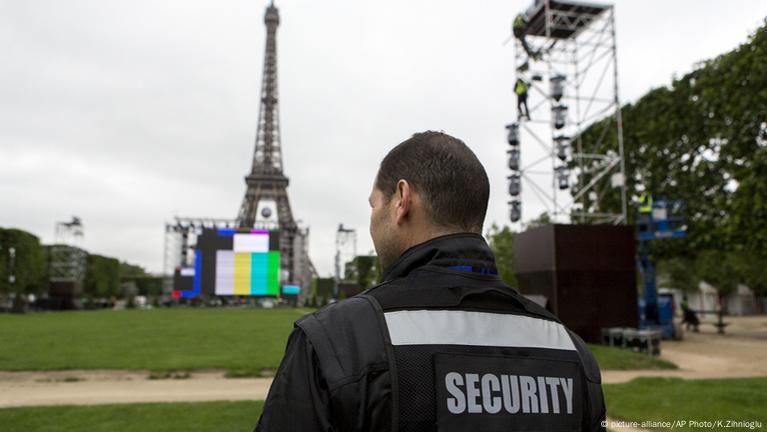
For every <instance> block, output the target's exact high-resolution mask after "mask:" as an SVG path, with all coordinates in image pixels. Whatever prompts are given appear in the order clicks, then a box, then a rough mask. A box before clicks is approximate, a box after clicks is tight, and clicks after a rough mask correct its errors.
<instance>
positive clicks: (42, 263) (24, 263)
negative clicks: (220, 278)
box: [0, 228, 162, 298]
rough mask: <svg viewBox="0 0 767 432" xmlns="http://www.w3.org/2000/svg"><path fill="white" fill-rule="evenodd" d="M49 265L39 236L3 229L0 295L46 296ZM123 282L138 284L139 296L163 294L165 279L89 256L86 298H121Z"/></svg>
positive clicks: (0, 229) (85, 282)
mask: <svg viewBox="0 0 767 432" xmlns="http://www.w3.org/2000/svg"><path fill="white" fill-rule="evenodd" d="M11 250H13V254H11ZM12 255H13V256H12ZM49 264H50V253H49V250H48V248H47V247H46V246H45V245H43V244H41V243H40V239H39V238H38V237H37V236H35V235H34V234H31V233H29V232H26V231H23V230H20V229H14V228H0V294H6V295H7V294H11V293H16V294H35V295H38V296H40V295H44V294H46V293H47V292H48V281H49V276H50V274H49ZM11 267H12V268H11ZM11 276H13V278H11ZM124 282H132V283H133V284H135V286H136V288H137V294H140V295H150V296H157V295H160V294H161V293H162V279H161V278H159V277H154V276H152V275H150V274H149V273H147V272H146V271H145V270H144V269H143V268H142V267H140V266H137V265H133V264H129V263H126V262H120V261H119V260H118V259H117V258H112V257H107V256H103V255H97V254H88V255H87V258H86V270H85V277H84V279H83V281H82V285H83V286H82V288H83V293H82V295H83V296H84V297H86V298H110V297H122V296H123V294H124V293H123V292H122V287H121V284H122V283H124Z"/></svg>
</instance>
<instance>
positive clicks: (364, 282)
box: [344, 255, 381, 290]
mask: <svg viewBox="0 0 767 432" xmlns="http://www.w3.org/2000/svg"><path fill="white" fill-rule="evenodd" d="M344 269H345V271H344V279H345V280H349V281H354V282H356V283H357V284H358V285H359V286H360V288H362V289H363V290H366V289H368V288H370V287H371V286H373V284H375V282H376V281H377V280H378V279H379V278H380V277H381V271H380V269H379V268H378V257H376V256H375V255H358V256H356V257H354V259H353V260H351V261H349V262H348V263H346V265H345V266H344Z"/></svg>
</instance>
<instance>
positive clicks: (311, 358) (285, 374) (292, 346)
mask: <svg viewBox="0 0 767 432" xmlns="http://www.w3.org/2000/svg"><path fill="white" fill-rule="evenodd" d="M331 419H332V415H331V411H330V392H329V390H328V388H327V384H326V382H325V380H324V378H323V376H322V373H321V371H320V368H319V363H318V361H317V354H316V352H315V350H314V347H313V346H312V344H311V342H309V339H308V338H307V336H306V334H305V333H304V332H303V330H301V329H300V328H295V329H294V330H293V332H292V333H291V334H290V337H289V338H288V345H287V348H286V349H285V357H284V358H283V359H282V363H280V367H279V368H278V369H277V374H276V375H275V377H274V381H273V382H272V386H271V387H270V388H269V395H268V396H267V397H266V402H265V403H264V410H263V412H262V413H261V418H260V419H259V420H258V424H257V425H256V429H255V432H278V431H302V432H313V431H323V432H329V431H334V430H335V428H334V427H333V424H332V421H331Z"/></svg>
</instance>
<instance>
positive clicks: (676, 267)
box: [657, 256, 700, 291]
mask: <svg viewBox="0 0 767 432" xmlns="http://www.w3.org/2000/svg"><path fill="white" fill-rule="evenodd" d="M657 267H658V269H657V274H658V279H659V280H660V281H661V282H662V283H663V284H664V285H666V286H668V287H670V288H677V289H680V290H682V291H694V290H695V289H696V288H697V286H698V282H700V281H699V279H698V276H697V275H696V274H695V262H694V260H693V259H691V258H688V257H683V256H678V257H672V258H668V259H665V260H663V261H660V262H659V263H658V265H657Z"/></svg>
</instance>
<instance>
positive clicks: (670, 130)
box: [579, 25, 767, 292]
mask: <svg viewBox="0 0 767 432" xmlns="http://www.w3.org/2000/svg"><path fill="white" fill-rule="evenodd" d="M766 89H767V26H765V25H763V26H762V27H761V28H759V29H757V30H756V31H755V32H754V33H753V34H752V35H751V36H750V37H749V40H748V41H747V42H746V43H744V44H742V45H740V46H739V47H737V48H736V49H734V50H732V51H730V52H727V53H724V54H722V55H720V56H718V57H716V58H713V59H710V60H707V61H703V62H700V63H699V64H698V65H696V67H695V68H694V70H692V71H691V72H689V73H687V74H685V75H684V76H682V77H681V78H678V79H673V80H672V82H671V85H670V86H668V87H662V88H657V89H654V90H652V91H650V92H648V93H647V94H645V95H644V96H642V97H641V98H640V99H639V100H638V101H636V102H635V103H633V104H627V105H624V106H623V107H621V114H622V118H623V122H624V154H625V164H626V172H627V176H626V187H627V191H628V195H629V197H631V196H634V197H637V196H638V195H639V194H640V193H641V192H643V191H648V192H650V193H652V194H653V195H655V196H656V197H659V196H664V197H667V198H670V199H679V200H682V201H683V203H684V210H685V211H684V214H685V217H686V219H687V227H688V229H687V233H688V235H687V237H686V238H685V239H681V240H676V241H665V242H653V244H652V245H651V248H650V252H651V255H652V256H653V259H654V260H656V261H664V260H667V259H671V258H674V257H684V256H689V255H690V253H691V251H704V252H701V254H700V255H701V256H700V257H698V258H697V259H696V263H698V264H697V265H696V268H697V270H699V271H703V272H704V273H706V274H707V277H708V278H714V279H717V280H719V282H718V283H719V284H720V285H721V287H718V289H720V290H724V291H726V290H728V289H730V288H728V287H732V286H733V285H732V283H731V281H730V279H731V278H730V276H727V277H724V274H725V273H728V272H729V271H730V270H732V268H733V266H734V265H735V264H734V262H737V261H739V260H740V261H743V258H742V256H744V255H742V254H745V256H746V257H749V259H751V260H757V262H761V263H765V262H767V119H765V117H764V113H765V112H767V90H766ZM610 115H612V114H610ZM610 121H612V120H611V119H610V118H605V119H603V120H601V121H598V122H595V123H594V124H592V125H591V126H590V127H589V128H588V129H586V130H585V131H584V132H583V133H582V134H581V137H580V138H581V140H582V145H583V149H584V152H586V153H604V152H606V151H607V150H608V148H607V147H606V146H607V145H608V144H609V145H613V144H614V143H615V142H616V139H615V135H614V134H615V130H614V128H612V129H609V128H606V127H605V126H606V125H607V124H609V122H610ZM602 133H607V137H606V139H604V140H600V139H599V137H600V136H601V134H602ZM599 143H602V144H601V145H602V147H599V145H600V144H599ZM589 179H590V177H589V174H583V175H582V177H581V179H579V181H580V182H581V183H583V182H587V181H588V180H589ZM597 195H598V196H599V197H600V199H599V203H598V206H599V208H596V207H594V206H590V205H587V206H586V207H585V208H584V211H607V212H613V213H616V212H619V211H620V194H619V191H618V190H617V189H611V188H608V189H605V190H602V191H598V194H597ZM587 204H588V203H587ZM633 217H634V214H633V212H630V213H629V221H632V220H633ZM715 251H718V252H719V253H716V252H715ZM731 252H736V253H738V254H741V255H740V256H741V258H738V256H737V254H736V255H731V254H729V253H731ZM714 258H716V259H725V258H727V260H728V262H727V263H725V262H722V261H719V262H717V261H716V259H714ZM700 263H707V264H705V265H703V264H700ZM741 264H742V263H741ZM762 266H764V264H762ZM747 267H748V268H750V269H757V270H758V268H759V266H758V265H757V266H756V267H754V265H753V264H752V265H749V266H747ZM749 275H750V276H749V278H750V279H749V280H750V281H751V282H750V283H752V284H753V283H756V284H761V283H762V282H761V280H762V276H761V275H760V274H759V271H753V270H752V271H750V272H749ZM704 279H706V278H705V277H704ZM707 281H708V282H710V283H712V284H714V285H716V283H714V282H712V280H707ZM720 292H722V291H720ZM760 292H763V291H760Z"/></svg>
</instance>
